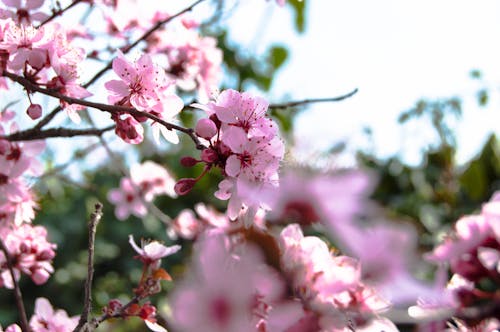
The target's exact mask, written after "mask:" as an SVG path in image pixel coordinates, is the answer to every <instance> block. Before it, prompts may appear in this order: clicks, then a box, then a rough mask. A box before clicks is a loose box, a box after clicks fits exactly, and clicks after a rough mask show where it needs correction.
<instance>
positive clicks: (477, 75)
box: [469, 69, 482, 79]
mask: <svg viewBox="0 0 500 332" xmlns="http://www.w3.org/2000/svg"><path fill="white" fill-rule="evenodd" d="M469 75H470V77H471V78H474V79H480V78H481V76H482V73H481V71H480V70H479V69H472V70H471V71H470V74H469Z"/></svg>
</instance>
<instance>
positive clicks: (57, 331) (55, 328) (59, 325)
mask: <svg viewBox="0 0 500 332" xmlns="http://www.w3.org/2000/svg"><path fill="white" fill-rule="evenodd" d="M78 319H79V317H78V316H74V317H69V316H68V314H67V313H66V311H64V310H62V309H59V310H54V308H52V305H51V304H50V302H49V300H47V299H46V298H43V297H39V298H38V299H36V301H35V313H34V314H33V316H31V319H30V322H29V323H30V327H31V329H32V330H33V332H70V331H73V329H74V328H75V327H76V325H77V324H78Z"/></svg>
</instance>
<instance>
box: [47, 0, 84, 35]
mask: <svg viewBox="0 0 500 332" xmlns="http://www.w3.org/2000/svg"><path fill="white" fill-rule="evenodd" d="M80 2H83V0H75V1H73V2H72V3H71V4H69V5H68V6H67V7H65V8H63V9H57V10H53V11H52V15H51V16H49V17H48V18H46V19H45V20H44V21H42V22H41V23H40V24H39V25H38V26H37V28H39V27H41V26H43V25H45V24H47V23H49V22H50V21H52V20H53V19H55V18H56V17H57V16H61V15H62V14H63V13H64V12H66V11H67V10H68V9H71V8H72V7H74V6H75V5H77V4H78V3H80Z"/></svg>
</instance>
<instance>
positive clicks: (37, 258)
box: [0, 224, 56, 288]
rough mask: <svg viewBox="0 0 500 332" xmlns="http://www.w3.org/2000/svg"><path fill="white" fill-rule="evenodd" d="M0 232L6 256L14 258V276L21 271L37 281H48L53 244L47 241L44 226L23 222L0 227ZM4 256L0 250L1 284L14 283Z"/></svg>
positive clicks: (10, 284)
mask: <svg viewBox="0 0 500 332" xmlns="http://www.w3.org/2000/svg"><path fill="white" fill-rule="evenodd" d="M0 235H1V237H2V240H3V242H4V244H5V246H6V248H7V251H8V253H9V256H10V257H11V259H12V261H13V262H15V264H14V266H13V268H14V270H15V272H16V279H18V278H20V274H21V273H24V274H26V275H28V276H30V278H31V279H32V280H33V282H34V283H35V284H37V285H41V284H43V283H45V282H46V281H47V279H48V278H49V277H50V274H51V273H52V272H54V268H53V267H52V259H53V258H54V257H55V251H54V250H55V249H56V245H55V244H53V243H50V242H48V241H47V230H46V229H45V228H44V227H43V226H31V225H29V224H23V225H21V226H19V227H16V226H13V227H8V226H7V227H2V228H0ZM5 262H6V257H5V255H4V253H3V252H0V286H1V287H6V288H12V287H13V281H12V277H11V275H10V273H9V271H8V269H7V266H6V264H5Z"/></svg>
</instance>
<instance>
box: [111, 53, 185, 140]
mask: <svg viewBox="0 0 500 332" xmlns="http://www.w3.org/2000/svg"><path fill="white" fill-rule="evenodd" d="M113 70H114V72H115V73H116V74H117V75H118V77H119V78H120V80H111V81H108V82H106V84H105V87H106V89H107V90H108V91H109V96H108V102H109V103H110V104H112V105H118V106H127V107H133V108H135V109H137V110H138V111H141V112H145V113H148V114H151V115H154V116H156V117H157V118H159V119H161V120H165V121H170V120H171V119H172V118H173V117H174V116H175V115H176V114H178V113H179V112H180V111H181V109H182V108H183V106H184V104H183V102H182V100H181V99H180V98H179V97H178V96H177V95H175V94H174V91H173V90H172V88H173V87H174V85H173V84H174V82H173V81H172V80H170V79H168V77H167V76H166V74H165V71H164V70H163V69H162V68H160V67H159V66H158V65H155V64H154V63H153V60H152V58H151V56H150V55H149V54H143V55H142V56H141V57H140V58H139V59H137V61H134V62H130V61H128V60H127V59H126V58H125V56H124V55H123V54H121V53H119V55H118V57H117V58H115V59H114V60H113ZM111 118H112V119H113V120H114V121H115V123H116V129H115V132H116V134H117V135H118V136H119V137H120V138H122V139H123V140H124V141H125V142H128V143H131V144H138V143H141V142H142V140H143V138H144V136H143V133H144V129H143V128H142V126H141V124H140V123H141V122H145V121H147V120H148V118H147V117H145V116H142V115H141V116H135V115H131V114H129V113H123V112H116V113H113V114H112V116H111ZM152 126H153V129H154V135H155V138H156V140H157V141H158V140H159V135H160V132H161V134H162V135H163V136H164V137H165V139H167V140H168V141H170V142H172V143H177V142H178V141H179V138H178V137H177V134H176V133H175V132H174V131H173V130H169V129H167V128H166V127H165V126H163V125H162V124H160V123H158V122H155V123H153V124H152Z"/></svg>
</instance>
